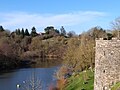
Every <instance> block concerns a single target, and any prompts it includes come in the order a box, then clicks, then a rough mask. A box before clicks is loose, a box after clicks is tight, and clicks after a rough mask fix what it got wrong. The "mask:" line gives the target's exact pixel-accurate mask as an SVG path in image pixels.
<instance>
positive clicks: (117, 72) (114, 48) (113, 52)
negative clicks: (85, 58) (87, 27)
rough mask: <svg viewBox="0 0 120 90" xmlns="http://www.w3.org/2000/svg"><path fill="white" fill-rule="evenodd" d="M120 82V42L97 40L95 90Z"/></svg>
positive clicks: (115, 40) (107, 87)
mask: <svg viewBox="0 0 120 90" xmlns="http://www.w3.org/2000/svg"><path fill="white" fill-rule="evenodd" d="M117 82H120V40H118V39H116V38H113V39H112V40H103V39H99V40H96V53H95V79H94V90H110V87H111V86H112V85H113V84H115V83H117Z"/></svg>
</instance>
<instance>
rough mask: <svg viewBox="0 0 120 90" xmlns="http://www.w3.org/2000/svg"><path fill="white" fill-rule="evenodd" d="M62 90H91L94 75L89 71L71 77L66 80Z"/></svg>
mask: <svg viewBox="0 0 120 90" xmlns="http://www.w3.org/2000/svg"><path fill="white" fill-rule="evenodd" d="M67 80H68V83H67V84H66V86H65V87H64V90H93V85H94V84H93V83H94V73H93V72H92V71H90V70H87V71H86V72H81V73H79V74H77V75H73V76H71V77H70V78H68V79H67Z"/></svg>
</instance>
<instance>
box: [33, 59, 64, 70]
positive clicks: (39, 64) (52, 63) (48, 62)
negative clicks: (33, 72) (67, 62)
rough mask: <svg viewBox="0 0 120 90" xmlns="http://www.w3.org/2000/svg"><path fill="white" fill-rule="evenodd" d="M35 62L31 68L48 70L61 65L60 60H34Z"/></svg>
mask: <svg viewBox="0 0 120 90" xmlns="http://www.w3.org/2000/svg"><path fill="white" fill-rule="evenodd" d="M35 61H36V63H35V65H33V66H32V67H34V68H36V67H37V68H38V67H40V68H41V67H43V68H49V67H53V66H59V65H60V64H61V63H62V62H61V61H62V60H61V59H45V60H44V61H42V60H41V59H36V60H35Z"/></svg>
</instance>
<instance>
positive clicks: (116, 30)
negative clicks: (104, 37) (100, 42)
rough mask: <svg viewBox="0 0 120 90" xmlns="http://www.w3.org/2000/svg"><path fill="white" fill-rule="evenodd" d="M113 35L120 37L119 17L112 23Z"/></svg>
mask: <svg viewBox="0 0 120 90" xmlns="http://www.w3.org/2000/svg"><path fill="white" fill-rule="evenodd" d="M111 24H112V28H113V32H112V33H113V37H120V17H118V18H116V19H115V20H114V21H113V22H112V23H111Z"/></svg>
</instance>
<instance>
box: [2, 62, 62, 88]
mask: <svg viewBox="0 0 120 90" xmlns="http://www.w3.org/2000/svg"><path fill="white" fill-rule="evenodd" d="M59 65H60V62H58V63H57V62H55V61H54V60H53V61H51V62H50V61H47V62H42V63H41V62H37V63H36V64H34V65H32V68H22V69H18V70H15V71H13V72H8V73H4V74H1V75H0V90H16V89H17V87H16V86H17V85H20V88H21V87H22V86H23V85H24V84H25V82H26V81H29V80H30V78H31V77H33V76H32V75H35V77H36V78H37V79H38V80H39V81H41V85H42V90H48V86H49V85H50V84H51V83H54V84H55V82H56V79H55V78H54V76H53V74H54V72H55V70H56V69H57V67H59ZM33 67H34V68H33ZM24 81H25V82H24ZM35 81H36V80H35ZM19 90H22V88H21V89H19Z"/></svg>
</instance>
